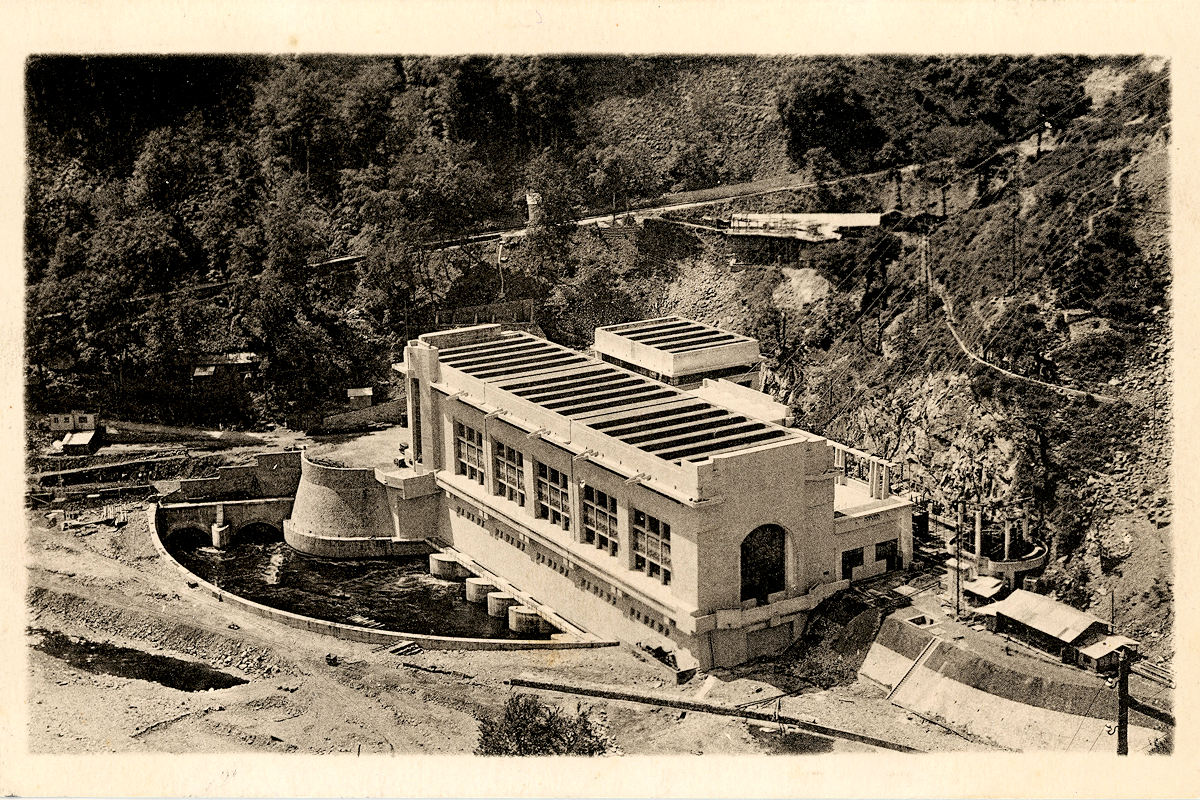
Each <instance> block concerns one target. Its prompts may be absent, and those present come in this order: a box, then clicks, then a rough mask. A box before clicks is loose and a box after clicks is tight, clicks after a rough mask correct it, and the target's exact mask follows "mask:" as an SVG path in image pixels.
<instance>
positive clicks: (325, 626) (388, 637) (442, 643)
mask: <svg viewBox="0 0 1200 800" xmlns="http://www.w3.org/2000/svg"><path fill="white" fill-rule="evenodd" d="M157 511H158V508H157V506H155V505H151V506H149V507H148V509H147V512H148V513H147V517H148V518H149V523H150V539H151V541H153V542H154V549H155V550H157V551H158V555H159V556H160V557H161V558H162V559H163V560H164V561H165V562H166V563H168V564H170V565H171V566H173V567H174V568H175V569H176V570H178V571H179V574H180V575H182V576H183V578H184V579H185V580H187V581H189V582H191V583H195V584H197V585H198V586H199V587H200V588H202V589H203V590H204V591H205V592H207V593H208V594H210V595H212V596H213V597H214V598H216V599H217V600H218V601H219V602H222V603H229V604H230V605H232V606H235V607H237V608H240V609H242V610H243V611H247V612H249V613H251V614H253V615H255V616H257V617H262V618H264V619H269V620H273V621H275V622H279V623H282V624H284V625H287V626H289V627H292V628H298V629H301V630H306V631H312V632H313V633H322V634H325V635H327V636H333V637H335V638H338V639H345V640H347V641H352V642H366V643H368V644H390V643H404V642H416V643H417V644H419V645H420V646H421V647H423V648H425V649H426V650H586V649H590V648H593V647H615V646H616V645H617V642H615V641H607V640H582V641H581V640H574V639H571V640H567V639H473V638H466V637H457V636H431V635H429V634H423V633H404V632H400V631H388V630H378V629H375V628H363V627H361V626H358V625H347V624H344V623H340V622H328V621H326V620H321V619H316V618H314V617H306V616H304V615H302V614H296V613H294V612H291V611H284V610H283V609H279V608H272V607H271V606H267V605H263V604H262V603H256V602H254V601H253V600H247V599H246V598H244V597H239V596H238V595H236V594H233V593H232V592H227V591H225V590H224V589H222V588H220V587H218V586H216V585H214V584H211V583H209V582H208V581H206V580H204V579H203V578H201V577H200V576H199V575H196V574H195V573H193V572H191V571H190V570H188V568H187V567H185V566H183V565H182V564H180V563H179V562H178V561H176V560H175V559H174V558H173V557H172V556H171V554H170V553H168V552H167V548H166V547H164V546H163V543H162V538H161V537H160V536H159V531H158V514H157ZM285 527H286V523H285Z"/></svg>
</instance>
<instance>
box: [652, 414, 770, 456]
mask: <svg viewBox="0 0 1200 800" xmlns="http://www.w3.org/2000/svg"><path fill="white" fill-rule="evenodd" d="M734 419H735V418H733V417H731V418H730V421H728V422H726V424H724V425H721V426H720V427H717V428H710V429H707V430H700V431H695V432H693V433H685V434H680V435H677V436H672V437H670V438H668V439H663V440H661V441H649V442H642V443H641V444H640V445H638V447H640V448H641V449H643V450H645V451H647V452H649V453H658V452H659V451H662V450H678V449H679V448H680V447H684V446H686V445H699V444H702V443H703V444H711V443H713V442H719V441H722V440H725V439H730V438H734V437H737V436H742V435H744V434H749V433H754V432H756V431H761V430H765V429H766V427H767V426H766V425H763V424H762V423H761V422H757V421H754V420H749V421H748V420H747V419H746V418H745V417H742V418H741V419H740V421H733V420H734Z"/></svg>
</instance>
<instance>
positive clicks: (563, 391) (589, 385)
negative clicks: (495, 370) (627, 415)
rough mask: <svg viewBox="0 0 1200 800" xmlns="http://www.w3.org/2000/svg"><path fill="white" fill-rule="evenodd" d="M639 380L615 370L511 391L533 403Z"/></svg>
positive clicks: (636, 382) (628, 383)
mask: <svg viewBox="0 0 1200 800" xmlns="http://www.w3.org/2000/svg"><path fill="white" fill-rule="evenodd" d="M640 382H641V381H639V380H638V379H637V378H635V377H634V376H632V375H626V374H624V373H621V372H616V373H613V374H612V375H596V376H591V377H588V378H583V379H581V380H577V381H567V382H565V383H560V384H558V385H557V386H550V387H544V388H542V387H537V388H533V387H531V388H529V389H522V390H521V391H519V392H513V394H517V395H520V396H521V397H524V398H525V399H526V400H529V401H531V402H534V403H541V402H545V401H547V400H558V399H559V398H562V397H568V396H570V395H571V393H572V392H579V391H586V390H590V389H593V388H597V387H600V386H607V387H609V388H615V386H614V385H613V384H617V385H624V386H634V385H636V384H638V383H640Z"/></svg>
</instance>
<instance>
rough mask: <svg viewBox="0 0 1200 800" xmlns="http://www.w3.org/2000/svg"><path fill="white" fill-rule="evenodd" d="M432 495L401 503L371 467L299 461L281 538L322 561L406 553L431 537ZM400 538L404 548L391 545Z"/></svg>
mask: <svg viewBox="0 0 1200 800" xmlns="http://www.w3.org/2000/svg"><path fill="white" fill-rule="evenodd" d="M436 511H437V496H436V495H429V496H425V497H416V498H411V499H407V500H406V499H404V498H403V497H402V496H401V493H400V492H398V491H396V490H395V489H393V488H391V487H388V486H385V485H384V484H383V483H382V482H380V480H379V478H378V476H377V474H376V470H375V468H374V467H364V468H347V467H330V466H325V465H323V464H318V463H315V462H313V461H310V460H309V459H308V458H307V457H305V458H303V459H302V460H301V470H300V484H299V486H297V488H296V499H295V502H294V503H293V505H292V513H291V517H290V518H288V519H287V520H284V523H283V538H284V540H285V541H286V542H287V543H288V544H289V545H291V546H292V547H293V548H295V549H297V550H299V551H300V552H302V553H309V554H311V555H319V556H325V557H327V558H363V557H368V556H378V555H392V554H399V553H403V554H407V553H409V552H412V547H413V543H423V542H424V540H425V539H426V538H428V537H429V536H431V535H433V533H434V517H435V514H436ZM396 540H404V546H403V547H400V548H396V547H394V546H393V543H394V542H395V541H396Z"/></svg>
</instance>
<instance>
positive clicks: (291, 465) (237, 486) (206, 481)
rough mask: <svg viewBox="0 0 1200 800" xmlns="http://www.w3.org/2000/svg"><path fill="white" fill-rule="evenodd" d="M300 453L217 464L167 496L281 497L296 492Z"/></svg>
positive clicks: (182, 482) (183, 498) (185, 498)
mask: <svg viewBox="0 0 1200 800" xmlns="http://www.w3.org/2000/svg"><path fill="white" fill-rule="evenodd" d="M300 460H301V456H300V452H299V451H295V450H288V451H284V452H281V453H260V454H259V455H257V456H255V457H254V462H255V463H254V464H247V465H243V466H236V467H218V468H217V475H216V477H213V478H184V479H182V480H180V481H179V488H178V489H176V490H175V491H174V492H172V493H171V494H170V495H168V499H169V500H170V502H189V501H194V500H221V499H226V498H230V499H249V498H255V497H283V496H285V495H293V494H295V493H296V487H297V485H298V484H299V482H300Z"/></svg>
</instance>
